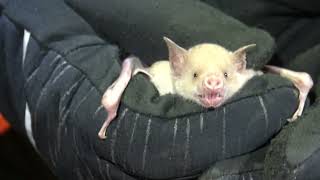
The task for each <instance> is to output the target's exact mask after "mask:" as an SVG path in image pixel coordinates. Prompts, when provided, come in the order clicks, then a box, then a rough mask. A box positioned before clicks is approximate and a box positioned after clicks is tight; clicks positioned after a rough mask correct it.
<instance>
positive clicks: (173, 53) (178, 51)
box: [163, 37, 187, 76]
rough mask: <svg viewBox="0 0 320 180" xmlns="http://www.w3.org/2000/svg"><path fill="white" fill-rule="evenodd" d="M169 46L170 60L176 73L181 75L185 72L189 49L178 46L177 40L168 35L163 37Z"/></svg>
mask: <svg viewBox="0 0 320 180" xmlns="http://www.w3.org/2000/svg"><path fill="white" fill-rule="evenodd" d="M163 39H164V41H165V42H166V44H167V46H168V51H169V61H170V65H171V68H172V70H173V72H174V75H176V76H179V75H181V73H182V72H183V68H184V65H185V63H186V62H185V61H186V55H187V50H185V49H184V48H182V47H180V46H178V45H177V44H176V43H175V42H173V41H172V40H170V39H169V38H167V37H163Z"/></svg>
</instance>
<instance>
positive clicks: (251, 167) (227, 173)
mask: <svg viewBox="0 0 320 180" xmlns="http://www.w3.org/2000/svg"><path fill="white" fill-rule="evenodd" d="M267 149H268V148H267V147H263V148H261V149H259V150H257V151H255V152H251V153H249V154H245V155H242V156H238V157H235V158H231V159H227V160H224V161H220V162H217V163H216V164H214V165H213V166H212V167H211V168H210V169H208V170H207V171H206V172H205V173H204V174H203V175H202V176H201V177H200V178H199V180H212V179H215V180H234V179H250V180H251V179H262V177H263V166H264V158H265V154H266V151H267Z"/></svg>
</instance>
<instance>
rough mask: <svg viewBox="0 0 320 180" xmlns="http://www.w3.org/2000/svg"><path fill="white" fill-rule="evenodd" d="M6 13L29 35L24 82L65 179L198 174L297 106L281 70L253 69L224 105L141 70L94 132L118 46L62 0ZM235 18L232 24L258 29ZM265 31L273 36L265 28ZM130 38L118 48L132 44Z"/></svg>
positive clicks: (268, 133)
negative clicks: (166, 90) (163, 87)
mask: <svg viewBox="0 0 320 180" xmlns="http://www.w3.org/2000/svg"><path fill="white" fill-rule="evenodd" d="M2 3H3V4H4V1H2ZM150 3H154V2H153V1H150ZM190 3H191V1H190ZM145 4H148V3H147V2H146V3H145ZM187 4H188V3H187ZM187 6H190V5H187ZM199 6H200V7H204V10H208V11H210V12H211V11H214V10H215V9H212V8H210V7H206V6H205V5H204V4H201V5H199ZM35 7H36V8H35ZM52 7H55V8H52ZM115 7H116V6H115ZM196 7H197V6H196ZM17 9H19V11H17ZM4 13H5V14H6V15H7V16H8V17H9V18H11V19H12V21H13V22H15V23H17V24H18V25H20V26H22V27H24V28H26V29H28V30H29V31H30V32H31V34H32V38H31V41H30V44H29V47H28V49H29V50H28V52H27V56H26V60H25V64H24V66H23V72H24V83H23V84H24V87H25V88H24V90H25V93H26V97H27V102H28V104H29V106H30V110H31V115H32V121H33V124H32V129H33V135H34V137H35V140H36V147H37V149H38V151H39V153H40V154H41V155H42V157H43V158H44V159H45V160H46V162H47V163H48V164H49V165H50V167H51V169H52V171H53V172H54V173H55V174H57V176H58V177H60V178H61V179H193V178H196V177H198V176H199V175H200V174H201V173H202V172H203V171H204V170H205V169H207V168H208V167H209V166H210V165H211V164H213V163H215V162H217V161H220V160H223V159H226V158H230V157H234V156H238V155H241V154H243V153H246V152H250V151H253V150H255V149H257V148H259V147H261V146H262V145H264V144H265V143H266V142H267V141H268V140H269V139H270V138H271V137H273V136H274V135H275V134H276V133H277V132H278V131H279V130H280V129H281V127H282V125H284V124H285V122H286V118H288V117H290V116H291V115H292V113H293V112H294V110H295V108H296V106H297V94H296V90H295V88H293V86H292V84H291V83H289V82H288V81H287V80H284V79H283V78H280V77H278V76H274V75H265V76H261V77H256V78H254V79H253V80H252V81H250V82H249V83H248V84H247V85H246V87H245V88H244V89H243V90H242V91H241V92H240V93H239V94H238V95H236V96H235V97H234V98H233V99H232V100H230V101H229V102H228V103H227V104H226V105H224V106H222V107H221V108H217V109H208V110H205V109H202V108H200V107H199V106H198V105H195V104H193V103H191V102H186V101H184V100H183V99H181V98H179V97H176V96H173V95H168V96H165V97H157V95H156V91H155V89H154V87H153V86H152V84H151V83H150V82H149V81H148V80H147V79H146V78H144V77H143V76H136V77H135V78H134V80H133V81H132V82H131V83H130V85H129V87H128V89H127V90H126V92H125V96H124V98H123V100H122V102H123V103H122V104H121V106H120V110H119V116H118V118H117V120H115V121H114V123H112V124H111V126H110V128H109V129H108V132H107V139H106V140H103V141H102V140H100V139H98V137H97V131H98V129H99V128H100V126H101V125H102V123H103V121H104V120H105V118H106V116H107V113H106V111H105V110H104V109H103V107H102V106H101V104H100V100H101V95H102V93H103V91H104V90H105V89H106V87H107V86H108V85H110V84H111V82H112V81H113V80H114V79H115V78H116V77H117V75H118V73H119V69H120V66H119V61H120V58H119V57H121V56H122V54H121V53H120V51H119V50H118V48H117V47H116V46H114V45H111V44H109V43H106V42H105V41H104V40H103V39H101V38H100V37H98V36H97V35H96V33H95V32H94V30H93V29H92V28H91V27H90V26H89V24H87V23H86V22H85V21H84V20H83V19H82V18H81V17H80V16H79V15H78V14H77V13H75V12H74V11H73V10H72V9H71V8H70V7H69V6H67V5H66V4H64V2H63V1H54V0H52V1H41V0H30V1H29V4H26V3H23V1H22V0H11V1H8V2H6V4H5V9H4ZM217 13H218V14H219V15H220V12H217ZM209 14H210V13H209ZM213 17H215V16H213ZM226 18H227V19H228V18H230V17H226ZM230 21H231V22H235V24H233V26H234V29H235V28H236V27H238V26H237V25H239V28H240V31H242V30H243V31H251V29H250V28H248V27H246V26H245V25H243V24H239V22H237V21H235V20H230ZM66 22H70V23H66ZM184 23H186V22H184ZM187 24H188V23H186V25H185V26H187ZM231 24H232V23H231ZM124 30H126V29H125V28H124ZM253 31H255V30H253ZM110 32H112V30H110ZM257 32H258V31H257ZM176 33H179V32H178V31H177V32H176ZM258 35H259V33H257V37H259V38H258V39H260V38H261V39H264V38H266V39H269V36H268V35H266V34H265V33H264V32H262V33H261V34H260V35H261V37H260V35H259V36H258ZM147 36H149V35H147ZM147 36H143V35H141V38H143V37H147ZM128 37H129V36H128ZM156 37H158V36H156ZM114 38H116V37H114ZM158 38H160V37H158ZM248 38H251V34H250V33H248ZM222 39H223V38H221V41H222ZM119 40H121V38H120V37H119ZM126 41H127V42H129V41H128V40H126V39H124V40H123V43H119V44H120V48H121V49H125V51H127V52H132V51H133V49H131V48H130V47H129V46H126V45H125V44H126V43H125V42H126ZM229 41H230V39H228V40H226V44H228V43H229V44H233V43H230V42H229ZM271 41H272V40H271ZM152 42H153V41H151V44H152ZM188 42H189V41H188ZM233 42H234V43H237V42H238V39H237V38H235V39H234V41H233ZM268 42H270V41H268ZM145 43H147V42H145ZM189 43H191V40H190V42H189ZM122 44H123V47H122V46H121V45H122ZM142 44H144V43H142ZM266 46H267V48H266V49H265V51H263V50H262V49H260V50H259V51H258V52H260V53H261V54H259V53H257V54H256V55H255V56H256V57H257V58H258V57H261V58H266V56H265V54H268V53H269V51H270V49H272V45H270V44H267V45H266ZM131 50H132V51H131ZM141 54H143V53H141ZM149 55H150V54H149ZM254 59H255V58H254ZM267 59H268V58H266V59H265V60H267ZM141 88H143V89H141ZM141 92H144V93H143V96H142V94H141ZM283 107H285V108H283ZM279 109H282V110H281V111H279Z"/></svg>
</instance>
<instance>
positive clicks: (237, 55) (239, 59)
mask: <svg viewBox="0 0 320 180" xmlns="http://www.w3.org/2000/svg"><path fill="white" fill-rule="evenodd" d="M255 46H256V44H250V45H246V46H243V47H241V48H239V49H237V50H236V51H234V52H233V56H234V61H235V63H236V66H237V69H238V71H242V70H244V69H246V66H247V60H246V58H247V50H248V49H250V48H253V47H255Z"/></svg>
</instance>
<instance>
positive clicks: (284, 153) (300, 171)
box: [264, 101, 320, 180]
mask: <svg viewBox="0 0 320 180" xmlns="http://www.w3.org/2000/svg"><path fill="white" fill-rule="evenodd" d="M319 115H320V102H319V101H318V102H316V103H314V104H313V105H312V106H311V107H310V108H308V109H307V110H306V112H305V113H304V114H303V116H302V117H300V118H299V119H297V121H296V122H294V123H290V124H289V125H288V126H287V127H285V128H284V129H283V130H282V131H281V133H280V134H279V135H278V136H277V137H276V138H275V139H274V140H273V141H272V143H271V146H270V149H269V150H268V153H267V156H266V161H265V162H266V163H265V173H264V174H265V178H266V179H279V180H280V179H288V180H289V179H301V180H305V179H314V180H316V179H319V178H320V173H319V168H320V153H319V150H320V132H319Z"/></svg>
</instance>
